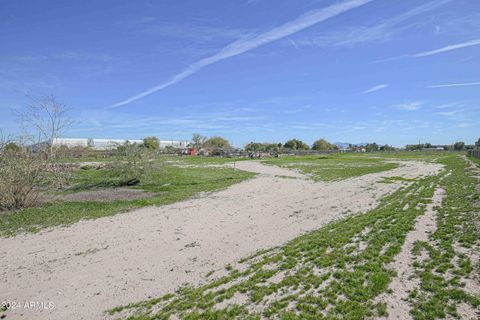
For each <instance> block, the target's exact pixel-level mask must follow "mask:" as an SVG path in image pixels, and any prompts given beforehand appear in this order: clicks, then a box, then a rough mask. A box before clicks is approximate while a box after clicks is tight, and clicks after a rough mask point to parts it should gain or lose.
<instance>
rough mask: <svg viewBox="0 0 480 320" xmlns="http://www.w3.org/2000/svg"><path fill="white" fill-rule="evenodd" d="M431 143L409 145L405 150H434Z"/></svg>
mask: <svg viewBox="0 0 480 320" xmlns="http://www.w3.org/2000/svg"><path fill="white" fill-rule="evenodd" d="M432 147H433V146H432V144H431V143H428V142H427V143H419V144H407V145H406V147H405V149H406V150H409V151H415V150H422V149H425V148H432Z"/></svg>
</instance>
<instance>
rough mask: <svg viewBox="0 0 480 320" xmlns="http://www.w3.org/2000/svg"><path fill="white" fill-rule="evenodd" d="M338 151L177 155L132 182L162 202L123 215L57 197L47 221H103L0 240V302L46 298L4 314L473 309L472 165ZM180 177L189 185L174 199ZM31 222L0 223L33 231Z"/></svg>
mask: <svg viewBox="0 0 480 320" xmlns="http://www.w3.org/2000/svg"><path fill="white" fill-rule="evenodd" d="M343 157H344V156H340V157H338V158H334V159H332V158H331V157H326V158H324V157H317V158H312V157H302V158H281V159H273V160H271V161H267V164H268V165H265V164H261V163H260V162H257V161H246V162H243V161H242V162H236V164H235V167H236V169H235V170H234V169H232V168H228V167H222V166H223V165H226V166H233V164H231V163H228V162H227V163H225V162H224V161H221V162H218V163H212V162H211V161H209V162H208V163H205V162H203V161H202V160H201V159H198V158H197V159H195V160H194V161H191V160H184V161H182V162H178V161H175V160H171V161H172V162H168V163H167V164H166V165H165V166H168V169H165V170H171V171H170V172H175V173H177V174H172V175H170V176H169V178H168V179H167V178H164V177H165V176H161V177H162V178H160V176H159V178H158V179H159V180H158V181H161V183H158V184H157V185H155V184H152V185H150V186H148V185H145V186H142V189H144V190H145V191H148V192H159V191H165V190H160V189H159V188H160V186H163V187H165V188H166V189H167V192H166V193H164V194H157V195H155V196H153V197H152V198H144V199H135V200H129V201H128V202H132V203H137V201H139V202H141V203H140V204H139V205H138V206H144V205H147V204H165V203H170V204H167V205H162V206H147V207H145V208H141V209H137V210H133V211H129V212H127V213H123V214H121V215H115V216H111V215H112V214H113V213H117V212H118V211H119V210H110V211H109V213H107V214H95V215H89V214H88V212H89V207H88V206H87V207H81V206H80V205H81V204H82V203H85V202H79V207H78V208H82V210H83V213H82V216H80V215H78V216H76V217H75V219H71V220H68V221H65V218H63V216H64V215H65V212H72V211H65V210H63V209H61V206H65V202H59V203H58V204H51V205H49V206H60V207H59V209H58V210H59V212H62V214H60V216H62V219H63V220H62V221H64V222H61V223H57V221H58V220H56V221H55V222H53V223H44V224H41V225H40V226H41V227H48V226H53V225H58V224H63V223H72V222H76V221H78V220H80V219H81V218H82V217H88V218H97V217H100V216H106V215H108V216H109V217H103V218H98V219H95V220H93V219H89V220H82V221H80V222H78V223H75V224H73V225H71V226H69V227H63V228H59V227H55V228H49V229H46V230H44V231H40V232H38V233H34V234H32V233H21V234H17V235H15V236H11V237H8V238H3V239H0V244H1V245H0V247H1V248H2V249H1V250H0V255H1V258H2V262H3V263H2V286H4V287H5V288H6V289H5V290H4V289H2V290H1V291H0V299H1V300H7V301H8V300H16V301H25V300H27V301H30V300H40V301H53V302H54V303H55V309H53V310H44V311H42V312H38V310H36V311H35V310H8V311H6V315H7V319H8V318H12V319H16V318H24V319H29V318H31V317H35V319H67V318H68V319H100V318H113V319H115V318H127V317H131V318H132V319H167V318H169V317H170V318H172V319H175V318H187V319H205V318H209V319H225V318H238V319H246V318H252V319H257V318H283V319H321V318H328V319H337V318H349V319H362V318H372V317H379V318H382V317H390V318H392V319H393V318H394V317H395V316H399V317H400V318H401V319H408V318H409V317H414V318H418V319H437V318H442V317H447V316H448V317H453V318H465V319H469V318H471V319H476V317H477V315H478V314H477V312H478V308H479V303H480V300H479V293H480V292H479V279H478V274H479V268H480V266H479V260H478V259H479V227H480V226H479V225H478V221H479V220H480V219H479V216H478V215H479V206H480V196H479V188H478V183H479V179H478V175H479V169H478V166H477V165H476V164H474V163H472V162H469V161H468V160H467V159H465V158H462V157H460V156H457V155H446V156H444V155H424V156H419V155H415V157H409V156H404V155H396V156H395V155H392V156H388V158H384V157H380V156H375V157H368V156H363V155H362V156H353V157H352V156H349V157H344V158H343ZM385 160H387V161H385ZM276 164H278V165H280V166H281V167H279V166H275V165H276ZM308 164H310V165H308ZM212 165H213V166H212ZM282 167H284V168H282ZM177 170H178V171H177ZM88 171H89V170H87V173H88V174H92V173H91V172H88ZM178 172H181V173H183V174H180V173H178ZM247 172H248V173H247ZM87 173H82V174H81V175H87ZM255 173H256V175H255V176H254V174H255ZM95 174H96V173H93V174H92V175H93V176H95ZM215 175H217V176H215ZM212 176H214V177H216V179H215V178H212ZM191 177H203V179H204V180H202V179H200V181H203V182H202V183H200V184H199V185H197V184H193V183H192V181H195V180H197V178H196V179H192V178H191ZM232 177H233V178H232ZM247 178H250V179H247ZM82 179H83V178H82V176H79V180H78V181H83V182H78V184H77V185H78V186H87V185H88V183H87V182H88V181H93V180H94V179H93V177H88V178H85V179H83V180H82ZM160 179H165V180H160ZM245 179H247V180H245ZM241 180H245V181H243V182H240V183H237V184H234V185H231V184H233V183H235V182H239V181H241ZM99 181H104V179H99ZM176 181H190V184H188V183H187V184H186V185H187V186H188V188H187V187H185V186H184V184H180V185H181V186H182V187H178V186H177V187H178V188H180V190H182V192H181V193H180V194H181V195H182V196H176V197H173V196H172V197H169V196H168V195H169V192H174V193H170V194H178V193H175V192H176V190H178V189H177V188H175V187H171V189H168V188H167V187H169V186H171V185H173V186H176ZM212 181H214V182H212ZM191 185H194V186H196V188H197V189H189V188H191ZM228 185H231V186H229V187H228V188H226V189H224V190H221V191H218V192H209V193H200V194H198V192H201V191H212V190H215V189H218V188H225V187H227V186H228ZM205 186H207V187H205ZM90 188H91V187H82V188H79V189H82V190H90ZM184 190H189V192H184ZM163 196H165V197H166V199H168V200H164V199H163ZM192 196H194V197H193V198H192ZM188 197H190V199H188V200H184V199H186V198H188ZM152 199H156V200H152ZM178 200H184V201H180V202H175V201H178ZM117 201H120V200H113V201H109V202H100V201H93V203H94V204H95V205H92V208H93V209H92V210H94V211H95V210H96V208H98V207H99V206H100V207H101V206H102V205H103V204H104V203H106V204H109V203H116V202H117ZM149 201H155V202H149ZM123 202H124V201H120V203H123ZM172 202H175V203H172ZM88 203H90V202H87V204H88ZM134 207H135V206H134ZM128 208H129V207H122V208H121V209H122V210H125V209H128ZM29 210H40V211H41V210H46V209H44V208H35V209H29ZM73 211H74V210H73ZM95 212H98V211H95ZM47 213H48V211H45V214H46V215H47ZM27 217H31V216H30V215H27ZM8 219H11V218H8ZM26 221H27V222H26V226H22V223H21V222H20V221H18V222H17V224H16V227H3V230H6V231H4V234H10V235H11V234H14V233H18V232H19V231H20V230H27V231H29V230H37V228H36V227H35V228H34V227H33V226H34V224H32V223H31V222H30V221H29V220H28V219H27V220H26ZM2 223H4V220H2ZM7 225H8V224H7ZM139 301H143V302H139ZM130 303H133V304H130ZM122 305H124V306H125V307H122ZM108 310H110V312H108V313H105V311H108Z"/></svg>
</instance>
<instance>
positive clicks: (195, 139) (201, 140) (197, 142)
mask: <svg viewBox="0 0 480 320" xmlns="http://www.w3.org/2000/svg"><path fill="white" fill-rule="evenodd" d="M206 140H207V137H204V136H202V135H201V134H200V133H194V134H193V135H192V146H193V147H194V148H196V149H201V148H202V147H203V145H204V144H205V141H206Z"/></svg>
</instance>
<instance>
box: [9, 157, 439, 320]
mask: <svg viewBox="0 0 480 320" xmlns="http://www.w3.org/2000/svg"><path fill="white" fill-rule="evenodd" d="M236 168H238V169H241V170H247V171H253V172H257V173H259V175H257V176H256V177H255V178H252V179H250V180H247V181H244V182H241V183H239V184H236V185H233V186H231V187H229V188H227V189H225V190H223V191H219V192H215V193H209V194H202V195H201V196H199V197H197V198H194V199H190V200H187V201H182V202H178V203H174V204H171V205H166V206H161V207H146V208H142V209H138V210H135V211H131V212H129V213H124V214H119V215H116V216H113V217H105V218H100V219H96V220H85V221H81V222H78V223H76V224H74V225H72V226H69V227H56V228H52V229H50V230H45V231H42V232H40V233H37V234H21V235H18V236H15V237H11V238H0V260H1V261H2V264H1V269H0V280H1V282H0V301H15V302H17V303H18V304H20V305H21V307H20V308H18V309H15V310H8V311H7V312H6V315H7V318H6V319H37V320H41V319H53V320H55V319H103V318H106V315H105V314H104V311H105V310H108V309H110V308H113V307H115V306H118V305H124V304H128V303H130V302H135V301H140V300H144V299H147V298H149V297H153V296H157V295H161V294H165V293H167V292H172V291H174V290H175V289H177V288H179V287H180V286H181V285H184V284H187V283H189V284H192V285H196V284H199V283H202V282H203V281H205V275H206V273H208V272H209V271H211V270H217V269H222V268H224V266H225V265H227V264H229V263H234V262H236V261H237V260H239V259H241V258H242V257H245V256H247V255H250V254H252V253H254V252H255V251H257V250H259V249H265V248H270V247H274V246H278V245H281V244H283V243H285V242H286V241H288V240H291V239H293V238H295V237H296V236H298V235H300V234H303V233H305V232H308V231H311V230H314V229H317V228H319V227H321V226H323V225H325V224H326V223H328V222H331V221H333V220H335V219H339V218H343V217H345V215H346V214H355V213H360V212H365V211H368V210H371V209H372V208H374V207H375V206H376V205H377V204H378V201H379V200H380V199H381V198H382V197H383V196H385V195H386V194H389V193H391V192H393V191H395V190H397V189H398V188H399V187H400V186H401V185H402V182H397V183H388V184H387V183H381V182H380V181H382V180H383V179H382V177H392V176H403V177H405V178H415V177H418V176H421V175H432V174H437V173H438V172H439V171H440V170H441V166H440V165H438V164H434V163H424V162H417V161H407V162H403V163H402V164H401V166H400V167H398V168H396V169H393V170H390V171H387V172H381V173H375V174H369V175H365V176H362V177H355V178H350V179H347V180H343V181H338V182H318V183H315V182H313V181H311V180H309V179H308V178H307V177H305V176H303V175H301V174H300V173H298V172H295V171H292V170H288V169H282V168H278V167H273V166H265V165H263V164H261V163H259V162H256V161H242V162H237V163H236ZM25 301H28V302H29V301H34V302H43V304H44V306H45V307H47V308H44V309H43V310H39V309H42V308H33V309H28V308H27V309H26V308H24V302H25ZM49 303H53V305H54V308H53V309H48V307H49V306H51V305H49ZM45 309H47V310H45Z"/></svg>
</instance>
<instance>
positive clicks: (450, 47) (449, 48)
mask: <svg viewBox="0 0 480 320" xmlns="http://www.w3.org/2000/svg"><path fill="white" fill-rule="evenodd" d="M477 45H480V39H478V40H477V39H476V40H470V41H467V42H462V43H456V44H450V45H447V46H445V47H442V48H439V49H434V50H429V51H423V52H419V53H414V54H404V55H401V56H397V57H392V58H387V59H381V60H377V61H375V63H379V62H387V61H393V60H399V59H404V58H423V57H428V56H433V55H436V54H439V53H444V52H448V51H453V50H458V49H463V48H468V47H472V46H477Z"/></svg>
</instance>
